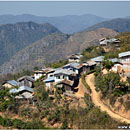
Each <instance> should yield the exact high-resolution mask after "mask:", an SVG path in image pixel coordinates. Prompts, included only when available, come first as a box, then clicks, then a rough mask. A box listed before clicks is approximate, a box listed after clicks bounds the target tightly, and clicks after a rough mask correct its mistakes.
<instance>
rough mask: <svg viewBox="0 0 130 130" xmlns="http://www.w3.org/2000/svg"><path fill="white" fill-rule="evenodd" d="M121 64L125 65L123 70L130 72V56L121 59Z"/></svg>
mask: <svg viewBox="0 0 130 130" xmlns="http://www.w3.org/2000/svg"><path fill="white" fill-rule="evenodd" d="M120 63H122V64H123V67H122V68H123V70H125V71H130V56H127V57H121V58H120Z"/></svg>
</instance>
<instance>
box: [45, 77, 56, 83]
mask: <svg viewBox="0 0 130 130" xmlns="http://www.w3.org/2000/svg"><path fill="white" fill-rule="evenodd" d="M53 81H55V77H49V78H47V79H45V80H44V82H45V83H47V82H53Z"/></svg>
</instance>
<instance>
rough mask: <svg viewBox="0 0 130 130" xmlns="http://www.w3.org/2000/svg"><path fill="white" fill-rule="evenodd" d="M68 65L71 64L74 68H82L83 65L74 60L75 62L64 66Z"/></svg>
mask: <svg viewBox="0 0 130 130" xmlns="http://www.w3.org/2000/svg"><path fill="white" fill-rule="evenodd" d="M67 66H71V67H73V68H76V69H80V68H81V67H82V66H83V65H82V64H79V63H77V62H74V63H70V64H67V65H65V66H64V67H63V68H65V67H67Z"/></svg>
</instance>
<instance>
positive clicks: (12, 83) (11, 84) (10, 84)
mask: <svg viewBox="0 0 130 130" xmlns="http://www.w3.org/2000/svg"><path fill="white" fill-rule="evenodd" d="M2 86H4V87H7V88H16V87H18V86H19V83H18V82H17V81H15V80H10V81H6V82H4V83H3V84H2Z"/></svg>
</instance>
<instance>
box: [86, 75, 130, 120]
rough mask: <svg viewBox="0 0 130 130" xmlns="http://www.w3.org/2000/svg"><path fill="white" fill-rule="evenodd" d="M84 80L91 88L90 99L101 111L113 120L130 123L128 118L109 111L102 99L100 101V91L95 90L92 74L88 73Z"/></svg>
mask: <svg viewBox="0 0 130 130" xmlns="http://www.w3.org/2000/svg"><path fill="white" fill-rule="evenodd" d="M86 82H87V83H88V85H89V86H90V88H91V90H92V94H91V97H92V101H93V103H94V104H95V106H98V107H100V110H101V111H106V112H107V114H108V115H109V116H110V117H112V118H114V119H115V120H117V121H119V122H126V123H130V120H129V119H126V118H124V117H122V116H120V115H118V114H116V113H114V112H113V111H111V110H110V109H109V107H107V106H106V105H105V104H104V103H103V102H102V101H101V98H100V97H101V96H100V95H101V94H100V92H96V90H95V86H94V74H90V75H88V76H87V77H86Z"/></svg>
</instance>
